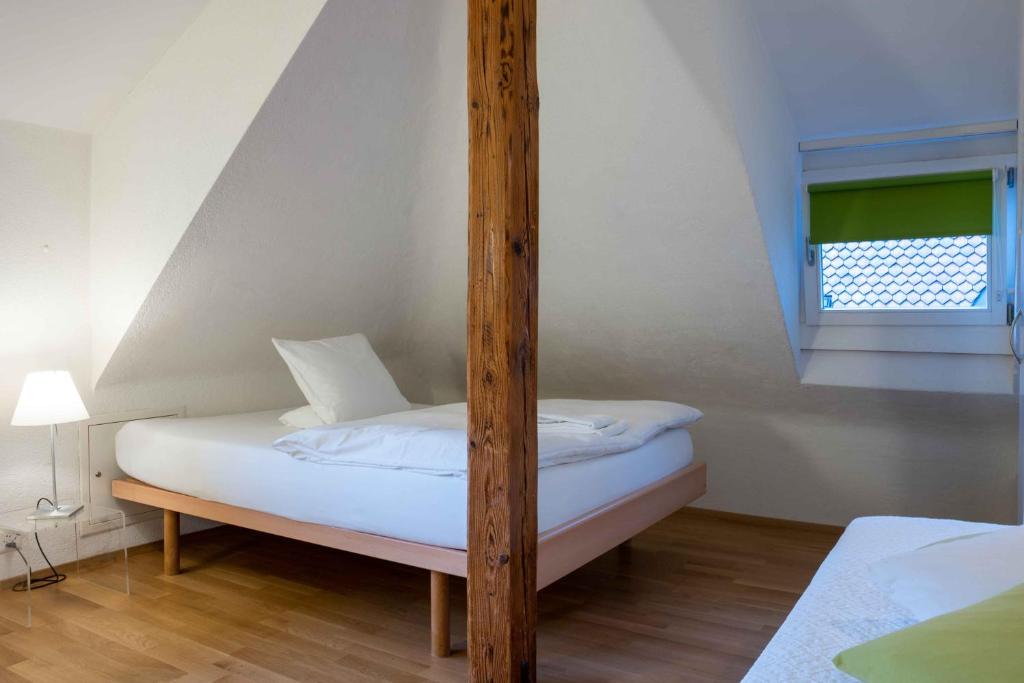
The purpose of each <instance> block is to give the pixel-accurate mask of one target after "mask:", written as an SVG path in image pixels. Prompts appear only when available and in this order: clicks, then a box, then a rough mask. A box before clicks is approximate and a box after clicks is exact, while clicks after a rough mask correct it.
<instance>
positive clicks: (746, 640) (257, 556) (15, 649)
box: [0, 511, 837, 683]
mask: <svg viewBox="0 0 1024 683" xmlns="http://www.w3.org/2000/svg"><path fill="white" fill-rule="evenodd" d="M836 537H837V533H836V532H835V531H833V530H829V529H814V528H793V527H775V526H760V525H752V524H749V523H747V522H744V521H737V520H732V519H720V518H714V517H710V516H707V515H705V514H703V513H700V512H697V511H683V512H680V513H677V514H676V515H674V516H673V517H671V518H669V519H668V520H666V521H664V522H662V523H661V524H659V525H657V526H656V527H654V528H652V529H651V530H649V531H647V532H646V533H644V534H642V535H641V536H639V537H637V538H636V539H634V541H633V542H632V544H631V546H629V547H628V548H622V549H619V550H617V551H614V552H611V553H608V554H607V555H605V556H603V557H601V558H599V559H597V560H595V561H594V562H592V563H591V564H589V565H587V566H586V567H584V568H582V569H580V570H579V571H577V572H575V573H573V574H571V575H570V576H568V577H566V578H564V579H562V580H561V581H559V582H557V583H556V584H554V585H553V586H551V587H549V588H547V589H545V590H544V591H543V592H542V593H541V595H540V622H539V638H538V650H539V677H540V679H541V680H543V681H575V682H581V683H597V682H600V681H609V682H610V681H615V682H617V683H624V682H629V681H734V680H738V679H739V678H741V677H742V676H743V674H744V673H745V672H746V670H747V668H748V667H749V666H750V664H751V663H752V662H753V660H754V658H755V657H756V656H757V654H758V653H759V652H760V651H761V649H762V647H763V646H764V645H765V643H767V642H768V639H769V638H770V637H771V635H772V633H773V632H774V630H775V629H776V628H777V627H778V625H779V624H780V623H781V622H782V620H783V619H784V618H785V616H786V613H787V612H788V610H789V609H790V607H791V606H792V605H793V603H794V602H795V601H796V599H797V597H798V596H799V595H800V592H801V591H802V590H803V588H804V586H805V585H806V584H807V582H808V581H809V580H810V578H811V575H812V574H813V573H814V570H815V569H816V567H817V566H818V564H819V563H820V562H821V560H822V559H823V558H824V556H825V554H826V553H827V552H828V550H829V549H830V548H831V547H832V545H833V544H834V543H835V540H836ZM182 547H183V562H182V565H183V569H184V572H183V573H182V574H181V575H179V576H174V577H164V576H161V567H162V561H161V554H160V552H159V551H158V549H157V548H155V547H148V548H145V549H143V550H141V551H140V552H137V553H135V554H133V556H132V557H131V575H132V590H133V594H132V595H131V596H130V597H129V596H125V595H124V594H122V593H118V592H117V591H116V590H114V589H113V587H116V586H118V578H119V576H118V574H117V572H116V571H115V568H114V565H111V564H109V563H107V564H105V565H101V566H97V567H94V568H91V569H88V570H86V572H85V575H84V576H80V577H72V578H71V579H69V580H68V581H67V582H65V583H63V584H61V585H60V587H59V588H57V589H54V588H47V589H44V590H40V591H38V592H34V595H33V603H34V605H35V624H34V626H33V628H31V629H28V628H25V627H24V626H21V625H20V624H19V623H18V621H17V620H19V619H21V618H22V617H23V612H22V611H21V610H22V609H23V604H22V603H21V602H20V601H21V600H22V599H23V596H22V595H21V594H14V593H11V592H10V591H9V590H8V591H5V592H4V593H3V594H2V595H0V682H2V681H9V680H10V681H45V682H46V683H55V682H56V683H60V682H63V681H75V682H76V683H89V682H91V681H221V682H223V683H228V682H233V681H357V682H360V681H396V682H400V683H415V682H418V681H438V682H441V681H462V680H465V676H466V659H465V655H464V653H463V652H461V651H460V652H458V653H456V655H455V656H453V657H451V658H449V659H433V658H431V657H430V654H429V632H428V623H429V609H428V602H427V597H428V585H429V583H428V575H427V572H425V571H420V570H414V569H411V568H408V567H403V566H399V565H394V564H389V563H387V562H381V561H376V560H371V559H367V558H362V557H358V556H355V555H349V554H346V553H342V552H338V551H332V550H327V549H324V548H319V547H315V546H310V545H305V544H301V543H296V542H292V541H288V540H284V539H280V538H275V537H271V536H264V535H261V534H257V533H253V532H247V531H243V530H240V529H234V528H219V529H214V530H212V531H208V532H203V533H202V534H198V535H192V536H186V537H184V538H183V540H182ZM452 590H453V594H454V595H455V598H454V600H455V606H454V612H453V615H452V619H453V628H454V630H455V635H454V640H455V642H456V646H457V647H460V648H462V647H464V641H465V597H464V596H465V582H464V581H461V580H460V581H458V582H456V583H455V584H454V585H453V587H452Z"/></svg>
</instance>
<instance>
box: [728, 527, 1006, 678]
mask: <svg viewBox="0 0 1024 683" xmlns="http://www.w3.org/2000/svg"><path fill="white" fill-rule="evenodd" d="M1000 528H1003V527H1001V526H1000V525H997V524H978V523H975V522H959V521H954V520H946V519H921V518H914V517H862V518H860V519H856V520H854V521H853V522H851V523H850V526H849V527H847V529H846V531H845V533H843V535H842V537H841V538H840V539H839V542H838V543H837V544H836V547H835V548H834V549H833V550H832V552H831V553H829V555H828V557H827V558H825V561H824V562H823V563H822V565H821V567H820V568H819V569H818V572H817V573H816V574H815V575H814V579H813V580H812V581H811V584H810V585H809V586H808V587H807V590H806V591H805V592H804V594H803V596H802V597H801V598H800V600H799V601H798V602H797V603H796V606H794V607H793V611H792V612H790V614H789V616H788V617H787V618H786V621H785V622H784V623H783V624H782V626H781V627H780V628H779V630H778V632H777V633H776V634H775V637H773V638H772V640H771V642H770V643H768V647H766V648H765V650H764V652H762V653H761V656H760V657H759V658H758V659H757V661H756V662H755V663H754V666H753V667H752V668H751V669H750V671H749V672H748V673H747V675H746V677H745V678H744V679H743V680H744V683H780V682H781V681H800V682H801V683H802V682H804V681H854V680H855V679H854V678H851V677H849V676H847V675H846V674H843V673H840V672H839V671H837V670H836V669H835V667H833V666H832V658H833V657H834V656H835V655H837V654H838V653H839V652H842V651H843V650H845V649H846V648H848V647H852V646H854V645H857V644H859V643H863V642H865V641H868V640H872V639H874V638H878V637H880V636H883V635H885V634H887V633H891V632H893V631H897V630H899V629H901V628H904V627H906V626H910V625H911V624H913V623H914V619H913V618H912V617H911V616H910V615H909V614H908V613H906V612H904V611H903V610H902V609H901V608H900V607H899V606H897V605H896V604H895V603H893V602H892V601H890V600H889V599H888V598H887V597H886V596H885V595H884V594H883V593H882V592H881V591H880V590H879V589H878V588H877V587H876V586H875V584H874V583H873V581H872V580H871V577H870V574H869V572H868V565H870V564H871V563H872V562H874V561H876V560H879V559H881V558H883V557H886V556H889V555H894V554H896V553H901V552H906V551H909V550H914V549H916V548H920V547H921V546H923V545H927V544H929V543H933V542H935V541H938V540H941V539H943V538H950V537H952V536H959V535H962V534H966V533H974V532H977V531H988V530H992V529H1000Z"/></svg>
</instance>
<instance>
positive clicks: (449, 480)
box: [117, 410, 693, 548]
mask: <svg viewBox="0 0 1024 683" xmlns="http://www.w3.org/2000/svg"><path fill="white" fill-rule="evenodd" d="M283 412H285V411H283V410H273V411H267V412H261V413H243V414H240V415H224V416H219V417H203V418H185V419H175V418H167V419H155V420H139V421H136V422H130V423H128V424H127V425H125V426H124V427H123V428H122V429H121V431H120V432H119V433H118V435H117V463H118V465H119V466H120V467H121V469H122V470H124V471H125V472H126V473H127V474H128V475H130V476H132V477H135V478H136V479H139V480H141V481H144V482H146V483H148V484H152V485H153V486H158V487H160V488H164V489H168V490H171V491H177V492H179V493H185V494H188V495H191V496H197V497H199V498H205V499H207V500H213V501H217V502H220V503H227V504H229V505H237V506H241V507H246V508H251V509H254V510H260V511H262V512H269V513H272V514H275V515H280V516H282V517H288V518H290V519H295V520H300V521H304V522H314V523H317V524H328V525H331V526H338V527H344V528H346V529H354V530H356V531H364V532H367V533H372V534H378V535H382V536H390V537H392V538H401V539H405V540H410V541H418V542H421V543H428V544H431V545H440V546H446V547H450V548H465V547H466V481H465V479H459V478H455V477H440V476H434V475H429V474H421V473H417V472H409V471H404V470H385V469H377V468H368V467H350V466H339V465H334V464H332V465H321V464H317V463H312V462H305V461H301V460H296V459H295V458H292V457H291V456H288V455H285V454H284V453H281V452H280V451H277V450H275V449H274V448H273V447H272V446H271V443H272V442H273V441H274V439H276V438H278V437H281V436H284V435H285V434H288V433H290V432H293V431H295V429H294V428H292V427H285V426H283V425H281V424H280V423H279V422H278V417H279V416H280V415H281V414H282V413H283ZM692 460H693V443H692V441H691V440H690V435H689V433H688V432H687V431H686V430H684V429H672V430H669V431H667V432H664V433H662V434H661V435H659V436H657V437H655V438H654V439H652V440H651V441H649V442H647V443H646V444H644V445H643V446H641V447H640V448H637V449H636V450H632V451H627V452H625V453H618V454H615V455H608V456H603V457H600V458H595V459H593V460H587V461H584V462H577V463H572V464H567V465H558V466H555V467H546V468H544V469H542V470H540V474H539V480H538V484H537V487H538V502H537V515H538V528H539V529H540V531H541V532H543V531H546V530H547V529H550V528H552V527H555V526H558V525H559V524H562V523H564V522H567V521H569V520H571V519H573V518H575V517H578V516H579V515H582V514H584V513H586V512H589V511H590V510H593V509H594V508H597V507H599V506H601V505H604V504H605V503H608V502H611V501H613V500H615V499H616V498H620V497H622V496H625V495H627V494H629V493H631V492H632V491H635V490H637V489H639V488H643V487H644V486H646V485H648V484H651V483H653V482H655V481H657V480H658V479H661V478H662V477H665V476H667V475H669V474H671V473H672V472H675V471H676V470H679V469H681V468H683V467H686V466H687V465H689V464H690V463H691V462H692Z"/></svg>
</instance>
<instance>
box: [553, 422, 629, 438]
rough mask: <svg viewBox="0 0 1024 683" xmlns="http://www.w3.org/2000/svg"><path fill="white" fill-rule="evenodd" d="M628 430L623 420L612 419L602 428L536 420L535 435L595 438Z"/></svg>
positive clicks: (582, 424) (578, 423) (586, 424)
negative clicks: (579, 435)
mask: <svg viewBox="0 0 1024 683" xmlns="http://www.w3.org/2000/svg"><path fill="white" fill-rule="evenodd" d="M627 429H629V424H628V423H627V422H626V421H625V420H615V419H614V418H613V419H612V420H611V421H610V422H609V423H608V424H606V425H605V426H603V427H591V426H589V425H588V423H587V422H586V421H582V422H541V421H540V420H537V434H594V435H596V436H618V435H619V434H622V433H623V432H624V431H626V430H627Z"/></svg>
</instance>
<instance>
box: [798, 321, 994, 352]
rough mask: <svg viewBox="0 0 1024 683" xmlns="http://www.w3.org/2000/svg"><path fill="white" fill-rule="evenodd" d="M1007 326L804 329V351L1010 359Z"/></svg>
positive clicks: (817, 327) (880, 326)
mask: <svg viewBox="0 0 1024 683" xmlns="http://www.w3.org/2000/svg"><path fill="white" fill-rule="evenodd" d="M1009 329H1010V328H1009V327H1007V326H1006V325H962V326H927V325H802V326H801V327H800V347H801V348H802V349H805V350H810V351H883V352H893V353H941V354H977V355H984V356H1009V355H1010V347H1009Z"/></svg>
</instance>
